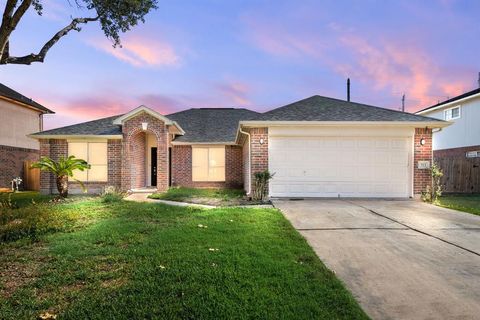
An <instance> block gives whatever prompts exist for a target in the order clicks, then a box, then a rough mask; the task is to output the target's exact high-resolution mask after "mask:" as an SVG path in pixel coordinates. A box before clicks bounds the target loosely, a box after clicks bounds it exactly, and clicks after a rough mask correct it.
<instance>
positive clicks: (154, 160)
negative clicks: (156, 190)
mask: <svg viewBox="0 0 480 320" xmlns="http://www.w3.org/2000/svg"><path fill="white" fill-rule="evenodd" d="M151 159H152V167H151V170H152V174H151V176H152V181H151V185H152V186H154V187H156V186H157V148H152V150H151Z"/></svg>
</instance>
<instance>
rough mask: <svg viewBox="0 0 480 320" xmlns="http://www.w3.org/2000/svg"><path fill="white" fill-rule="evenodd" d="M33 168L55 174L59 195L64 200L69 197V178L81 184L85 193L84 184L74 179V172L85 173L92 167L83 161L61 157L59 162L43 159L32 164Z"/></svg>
mask: <svg viewBox="0 0 480 320" xmlns="http://www.w3.org/2000/svg"><path fill="white" fill-rule="evenodd" d="M31 167H32V168H39V169H40V170H42V171H49V172H51V173H53V174H54V175H55V179H56V184H57V190H58V193H59V194H60V196H61V197H62V198H66V197H68V177H71V178H72V179H73V180H75V181H77V182H78V183H80V186H81V187H82V189H83V190H84V191H85V186H84V185H83V183H82V182H81V181H80V180H77V179H75V178H73V170H80V171H83V170H85V169H90V165H89V164H88V163H87V161H85V160H83V159H77V158H75V156H70V157H68V158H64V157H61V158H60V159H59V160H58V161H55V160H52V159H50V158H49V157H41V158H40V160H39V161H37V162H35V163H34V164H32V166H31Z"/></svg>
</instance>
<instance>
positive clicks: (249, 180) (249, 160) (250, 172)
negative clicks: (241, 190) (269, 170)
mask: <svg viewBox="0 0 480 320" xmlns="http://www.w3.org/2000/svg"><path fill="white" fill-rule="evenodd" d="M238 132H240V133H243V134H245V135H246V136H247V137H248V141H247V144H248V191H247V195H250V194H251V193H252V158H251V156H250V133H249V132H246V131H242V128H241V127H240V126H239V127H238ZM238 132H237V138H238ZM242 163H243V152H242ZM243 165H245V163H243ZM242 175H243V172H242Z"/></svg>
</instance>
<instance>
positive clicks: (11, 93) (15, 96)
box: [0, 83, 55, 113]
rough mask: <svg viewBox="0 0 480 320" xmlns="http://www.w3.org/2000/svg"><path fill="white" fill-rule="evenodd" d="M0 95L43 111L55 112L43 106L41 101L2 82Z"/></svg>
mask: <svg viewBox="0 0 480 320" xmlns="http://www.w3.org/2000/svg"><path fill="white" fill-rule="evenodd" d="M0 96H1V97H5V98H7V99H10V100H14V101H16V102H20V103H23V104H26V105H28V106H30V107H32V108H34V109H37V110H39V111H41V112H42V113H55V112H53V111H52V110H50V109H48V108H46V107H44V106H42V105H41V104H40V103H38V102H35V101H33V100H32V99H30V98H27V97H25V96H24V95H23V94H21V93H19V92H17V91H15V90H13V89H12V88H9V87H7V86H6V85H4V84H2V83H0Z"/></svg>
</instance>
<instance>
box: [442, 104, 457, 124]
mask: <svg viewBox="0 0 480 320" xmlns="http://www.w3.org/2000/svg"><path fill="white" fill-rule="evenodd" d="M456 108H458V117H455V118H453V117H452V118H450V119H448V120H447V111H450V110H453V109H456ZM461 117H462V105H456V106H454V107H450V108H448V109H445V110H443V118H444V120H445V121H451V120H456V119H460V118H461Z"/></svg>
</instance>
